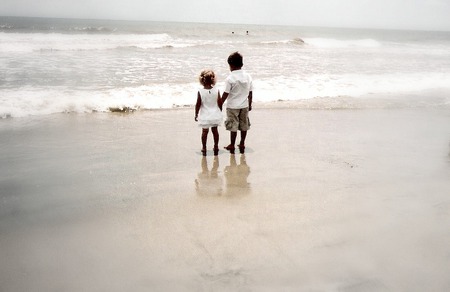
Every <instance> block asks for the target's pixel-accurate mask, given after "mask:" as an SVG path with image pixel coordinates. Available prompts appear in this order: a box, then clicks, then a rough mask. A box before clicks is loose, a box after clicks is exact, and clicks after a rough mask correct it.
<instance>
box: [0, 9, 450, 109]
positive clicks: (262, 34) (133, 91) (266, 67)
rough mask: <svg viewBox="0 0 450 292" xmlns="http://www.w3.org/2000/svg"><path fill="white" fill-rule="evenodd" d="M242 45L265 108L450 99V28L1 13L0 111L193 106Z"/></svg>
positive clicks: (430, 103) (441, 103)
mask: <svg viewBox="0 0 450 292" xmlns="http://www.w3.org/2000/svg"><path fill="white" fill-rule="evenodd" d="M234 51H239V52H241V53H242V54H243V55H244V69H245V70H246V71H247V72H249V73H250V74H251V75H252V77H253V79H254V87H255V89H254V101H255V103H256V104H259V105H260V106H265V105H269V106H270V105H274V104H277V105H280V104H281V105H288V106H299V107H307V108H311V107H312V108H325V109H327V108H360V107H382V108H384V107H392V106H396V107H418V106H426V107H450V94H449V93H450V82H449V80H450V32H428V31H400V30H399V31H396V30H373V29H343V28H339V29H338V28H316V27H294V26H265V25H243V24H207V23H175V22H137V21H112V20H79V19H46V18H22V17H0V93H1V95H0V117H2V118H9V117H13V118H15V117H25V116H35V115H48V114H53V113H72V112H75V113H92V112H109V111H114V110H146V109H161V108H163V109H171V108H179V107H189V106H192V105H193V104H194V103H195V99H196V90H197V88H198V87H199V83H198V81H197V78H198V75H199V73H200V71H201V70H202V69H205V68H210V69H212V70H214V71H215V72H216V74H217V76H218V83H217V86H218V87H219V88H220V89H222V88H223V87H224V86H223V81H224V79H225V78H226V76H227V75H228V73H229V69H228V64H227V62H226V60H227V57H228V55H229V54H230V53H231V52H234Z"/></svg>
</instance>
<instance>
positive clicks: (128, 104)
mask: <svg viewBox="0 0 450 292" xmlns="http://www.w3.org/2000/svg"><path fill="white" fill-rule="evenodd" d="M449 78H450V76H449V75H448V74H444V73H428V74H425V73H411V74H404V75H396V74H381V75H357V74H346V75H340V76H329V75H323V74H322V75H311V76H308V77H304V78H302V79H300V78H297V77H295V76H290V77H283V76H278V77H272V78H266V79H259V80H255V81H254V86H255V93H254V96H255V98H254V100H255V102H257V103H259V104H261V105H265V106H269V107H270V106H273V105H277V106H279V105H280V104H282V105H283V106H292V105H296V106H300V107H303V108H322V109H337V108H372V107H381V108H383V107H385V108H389V107H392V106H396V107H407V108H411V107H439V108H440V107H444V108H448V107H449V106H450V95H449V93H450V85H449V84H448V82H447V81H448V80H449ZM217 87H218V88H223V87H224V84H223V82H219V83H218V84H217ZM197 89H198V85H197V84H196V83H179V84H165V83H161V84H153V85H142V86H136V87H124V88H120V87H118V88H111V89H107V90H105V89H95V88H92V89H88V88H83V89H69V88H65V87H51V88H32V87H27V88H19V89H4V90H2V96H1V97H0V117H2V118H6V117H25V116H30V115H48V114H53V113H71V112H75V113H92V112H111V111H134V110H151V109H173V108H180V107H192V106H193V105H194V103H195V98H194V97H195V92H196V91H197Z"/></svg>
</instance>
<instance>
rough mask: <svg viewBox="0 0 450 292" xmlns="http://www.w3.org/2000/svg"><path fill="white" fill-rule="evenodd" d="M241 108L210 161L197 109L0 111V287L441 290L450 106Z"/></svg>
mask: <svg viewBox="0 0 450 292" xmlns="http://www.w3.org/2000/svg"><path fill="white" fill-rule="evenodd" d="M251 119H252V129H251V130H250V131H249V135H248V139H247V149H246V153H245V154H244V155H241V154H239V153H237V154H235V155H230V154H229V153H227V152H225V151H224V150H222V151H221V152H220V153H219V156H217V157H214V156H213V155H212V151H210V152H208V156H207V157H206V158H204V157H202V156H201V154H200V148H201V145H200V134H201V133H200V132H201V131H200V129H199V128H197V126H196V124H195V123H194V121H193V109H180V110H171V111H148V112H135V113H128V114H119V113H113V114H101V113H98V114H87V115H81V114H78V115H77V114H57V115H51V116H46V117H35V118H33V117H30V118H23V119H5V120H0V138H1V139H0V258H1V261H0V290H1V291H125V290H129V291H281V290H282V291H449V290H450V278H449V276H448V275H449V271H450V197H449V194H450V112H449V111H448V110H445V109H444V110H439V109H423V108H422V109H421V108H419V109H363V110H307V109H282V108H278V109H276V108H272V109H270V108H265V109H258V108H256V109H255V110H254V111H252V112H251ZM220 134H221V137H220V139H221V142H220V145H221V146H225V145H227V144H228V142H229V140H228V133H227V132H226V131H225V130H224V128H223V127H222V128H221V129H220ZM211 139H212V138H211V136H210V141H209V146H210V147H209V148H210V149H211V148H212V141H211Z"/></svg>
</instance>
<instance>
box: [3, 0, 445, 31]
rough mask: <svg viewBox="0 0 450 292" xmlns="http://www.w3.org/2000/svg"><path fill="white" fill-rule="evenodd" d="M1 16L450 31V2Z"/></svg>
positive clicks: (26, 3) (15, 5)
mask: <svg viewBox="0 0 450 292" xmlns="http://www.w3.org/2000/svg"><path fill="white" fill-rule="evenodd" d="M0 3H1V5H0V15H3V16H42V17H70V18H95V19H126V20H154V21H188V22H220V23H254V24H288V25H306V26H335V27H366V28H367V27H368V28H399V29H423V30H447V31H450V0H270V1H269V0H195V1H194V0H192V1H183V0H0Z"/></svg>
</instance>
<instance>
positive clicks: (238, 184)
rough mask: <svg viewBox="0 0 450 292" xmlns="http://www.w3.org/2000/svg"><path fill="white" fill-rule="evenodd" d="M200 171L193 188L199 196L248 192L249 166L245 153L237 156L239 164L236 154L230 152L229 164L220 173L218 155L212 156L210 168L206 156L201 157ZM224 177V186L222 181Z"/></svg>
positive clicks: (231, 194) (243, 193) (237, 194)
mask: <svg viewBox="0 0 450 292" xmlns="http://www.w3.org/2000/svg"><path fill="white" fill-rule="evenodd" d="M201 167H202V170H201V172H199V173H198V175H197V178H196V179H195V190H196V192H197V194H198V195H200V196H222V195H225V196H239V195H240V196H242V195H246V194H248V193H250V183H249V182H248V177H249V175H250V167H249V166H248V164H247V160H246V157H245V154H241V155H240V157H239V164H238V162H237V160H236V155H235V154H231V155H230V160H229V165H227V166H225V168H224V170H223V176H222V173H221V172H220V171H219V157H218V156H214V160H213V163H212V167H211V169H210V168H209V166H208V160H207V157H206V156H203V157H202V161H201ZM223 177H225V187H224V183H223Z"/></svg>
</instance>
